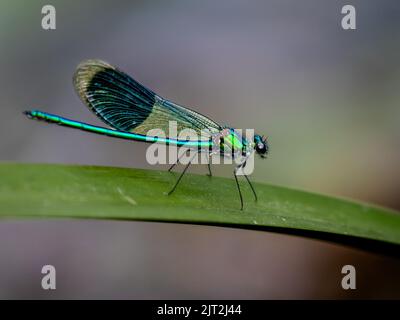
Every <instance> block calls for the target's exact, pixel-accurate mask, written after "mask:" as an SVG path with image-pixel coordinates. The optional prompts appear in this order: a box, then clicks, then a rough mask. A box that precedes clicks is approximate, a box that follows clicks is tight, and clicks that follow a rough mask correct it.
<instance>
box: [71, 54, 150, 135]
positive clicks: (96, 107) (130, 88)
mask: <svg viewBox="0 0 400 320" xmlns="http://www.w3.org/2000/svg"><path fill="white" fill-rule="evenodd" d="M74 85H75V88H76V90H77V91H78V94H79V96H80V97H81V99H82V101H83V102H84V103H85V104H86V105H87V106H88V107H89V108H90V109H91V110H92V111H93V112H94V113H95V114H96V115H97V116H98V117H100V118H101V119H102V120H103V121H104V122H105V123H106V124H108V125H110V126H111V127H113V128H115V129H117V130H121V131H132V129H134V128H135V127H137V126H139V125H140V124H142V123H143V122H144V121H145V120H146V119H147V118H148V117H149V115H150V114H151V113H152V110H153V107H154V103H155V93H154V92H152V91H150V90H149V89H147V88H145V87H144V86H142V85H141V84H140V83H138V82H137V81H135V80H134V79H132V78H131V77H130V76H128V75H126V74H125V73H123V72H122V71H120V70H118V69H116V68H114V67H113V66H111V65H109V64H107V63H105V62H102V61H98V60H95V61H93V60H89V61H87V62H84V63H82V64H81V65H79V66H78V69H77V71H76V73H75V76H74Z"/></svg>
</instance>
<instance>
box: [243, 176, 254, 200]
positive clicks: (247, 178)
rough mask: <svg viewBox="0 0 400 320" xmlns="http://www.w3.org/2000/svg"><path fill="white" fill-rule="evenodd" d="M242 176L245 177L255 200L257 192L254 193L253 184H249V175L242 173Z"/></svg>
mask: <svg viewBox="0 0 400 320" xmlns="http://www.w3.org/2000/svg"><path fill="white" fill-rule="evenodd" d="M244 177H245V178H246V180H247V182H248V183H249V185H250V188H251V191H253V194H254V200H255V201H257V193H256V190H255V189H254V187H253V185H252V184H251V182H250V179H249V177H248V176H246V175H244Z"/></svg>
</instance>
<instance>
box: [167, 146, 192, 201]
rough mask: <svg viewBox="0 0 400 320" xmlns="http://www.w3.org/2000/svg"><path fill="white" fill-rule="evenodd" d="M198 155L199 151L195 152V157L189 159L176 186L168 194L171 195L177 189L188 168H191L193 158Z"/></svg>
mask: <svg viewBox="0 0 400 320" xmlns="http://www.w3.org/2000/svg"><path fill="white" fill-rule="evenodd" d="M196 155H197V153H195V154H194V155H193V157H192V158H191V159H190V161H189V162H188V164H187V165H186V167H185V169H183V171H182V173H181V175H180V176H179V178H178V180H177V181H176V182H175V185H174V187H173V188H172V189H171V191H170V192H168V195H170V194H171V193H172V192H174V191H175V189H176V187H177V186H178V184H179V182H180V181H181V179H182V177H183V175H184V174H185V172H186V170H187V169H188V168H189V166H190V164H191V163H192V161H193V159H194V157H195V156H196Z"/></svg>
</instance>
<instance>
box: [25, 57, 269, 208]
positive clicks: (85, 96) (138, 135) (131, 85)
mask: <svg viewBox="0 0 400 320" xmlns="http://www.w3.org/2000/svg"><path fill="white" fill-rule="evenodd" d="M74 86H75V89H76V91H77V92H78V94H79V96H80V98H81V100H82V101H83V102H84V103H85V105H87V106H88V107H89V109H90V110H92V111H93V112H94V113H95V114H96V115H97V116H98V117H99V118H100V119H101V120H102V121H103V122H104V123H106V124H107V125H109V126H110V127H112V128H113V129H107V128H103V127H98V126H94V125H90V124H86V123H82V122H79V121H75V120H70V119H66V118H63V117H60V116H57V115H52V114H49V113H46V112H42V111H38V110H30V111H25V112H24V113H25V114H26V115H27V116H28V117H29V118H31V119H36V120H43V121H47V122H50V123H55V124H58V125H61V126H66V127H70V128H75V129H80V130H83V131H88V132H92V133H97V134H102V135H106V136H110V137H116V138H120V139H128V140H135V141H144V142H151V143H152V142H164V143H166V144H169V145H176V146H185V147H190V148H193V149H196V150H198V151H199V152H204V151H207V153H208V154H209V155H213V154H217V153H219V154H220V155H221V156H224V157H233V158H238V157H240V158H241V159H242V160H241V162H240V163H239V164H238V165H237V166H236V167H235V170H234V177H235V181H236V185H237V188H238V191H239V196H240V202H241V209H243V199H242V194H241V191H240V187H239V183H238V180H237V171H238V169H240V168H241V167H243V166H245V165H246V160H247V159H248V157H249V156H250V155H251V154H252V153H253V152H254V151H255V152H256V153H257V154H259V155H260V156H261V157H263V158H265V157H266V155H267V154H268V144H267V141H266V139H265V138H263V137H261V136H259V135H254V141H248V140H247V139H245V138H244V137H242V135H241V134H240V133H239V132H238V131H237V130H235V129H232V128H225V127H222V126H220V125H219V124H217V123H216V122H214V121H212V120H211V119H209V118H207V117H205V116H203V115H201V114H199V113H197V112H195V111H193V110H190V109H189V108H186V107H182V106H180V105H177V104H175V103H173V102H171V101H168V100H166V99H163V98H161V97H160V96H158V95H156V94H155V93H154V92H152V91H151V90H149V89H147V88H146V87H144V86H143V85H141V84H139V83H138V82H137V81H135V80H134V79H132V78H131V77H130V76H128V75H127V74H125V73H123V72H122V71H120V70H118V69H116V68H115V67H113V66H111V65H109V64H108V63H106V62H103V61H100V60H88V61H85V62H83V63H81V64H80V65H79V66H78V68H77V71H76V73H75V75H74ZM171 121H174V122H176V123H177V129H178V131H181V130H183V129H191V130H194V131H195V132H196V133H197V134H198V136H201V135H202V133H203V132H204V130H207V131H208V132H209V133H210V138H209V139H202V140H201V139H197V140H192V139H187V140H180V139H177V138H171V137H166V138H161V137H157V136H151V135H147V133H148V132H149V131H150V130H152V129H155V128H157V129H161V130H163V131H164V132H168V128H169V123H170V122H171ZM178 161H179V159H178ZM190 163H191V162H190V161H189V163H188V164H187V165H186V167H185V169H184V170H183V172H182V174H181V175H180V177H179V178H178V180H177V182H176V183H175V185H174V187H173V188H172V190H171V191H170V192H169V194H171V193H172V192H173V191H174V190H175V188H176V187H177V185H178V183H179V182H180V180H181V178H182V177H183V175H184V174H185V172H186V170H187V169H188V167H189V165H190ZM174 166H175V164H174V165H173V166H172V167H171V168H170V170H171V169H172V168H173V167H174ZM208 168H209V170H210V166H208ZM210 175H211V170H210ZM245 178H246V180H247V181H248V182H249V184H250V186H251V189H252V191H253V193H254V196H255V199H257V196H256V193H255V190H254V188H253V186H252V185H251V183H250V181H249V179H248V177H247V176H246V175H245Z"/></svg>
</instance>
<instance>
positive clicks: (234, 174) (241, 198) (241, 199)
mask: <svg viewBox="0 0 400 320" xmlns="http://www.w3.org/2000/svg"><path fill="white" fill-rule="evenodd" d="M237 169H238V168H235V170H234V171H233V176H234V177H235V181H236V186H237V189H238V191H239V197H240V210H243V197H242V192H241V191H240V186H239V181H238V178H237V175H236V171H237Z"/></svg>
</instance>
